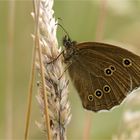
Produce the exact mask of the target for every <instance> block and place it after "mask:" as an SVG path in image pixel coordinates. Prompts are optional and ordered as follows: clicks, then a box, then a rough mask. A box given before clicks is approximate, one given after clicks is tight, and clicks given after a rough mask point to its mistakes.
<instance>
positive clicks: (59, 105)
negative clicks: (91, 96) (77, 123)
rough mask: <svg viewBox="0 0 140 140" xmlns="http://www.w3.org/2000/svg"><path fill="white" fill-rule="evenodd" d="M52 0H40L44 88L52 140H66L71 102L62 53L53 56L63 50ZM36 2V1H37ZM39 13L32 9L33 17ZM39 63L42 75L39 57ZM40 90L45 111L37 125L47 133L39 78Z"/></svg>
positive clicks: (39, 97) (40, 101) (40, 40)
mask: <svg viewBox="0 0 140 140" xmlns="http://www.w3.org/2000/svg"><path fill="white" fill-rule="evenodd" d="M53 3H54V1H53V0H40V5H39V8H40V9H39V10H40V13H39V25H38V26H39V42H40V47H41V49H42V52H41V55H42V56H41V57H42V61H43V72H44V74H45V89H46V91H47V99H48V110H49V118H50V128H51V137H52V139H53V140H60V139H61V140H66V126H67V124H68V123H69V121H70V118H71V114H70V104H69V101H68V80H66V79H65V75H63V76H62V78H61V79H59V78H60V76H61V75H62V73H63V71H64V68H63V65H62V57H59V58H58V59H57V60H55V61H54V62H52V63H50V64H48V62H51V61H52V60H54V59H55V58H56V57H57V56H58V55H59V53H60V51H61V49H58V43H57V38H56V31H57V21H56V20H55V18H54V16H53V14H54V11H53V9H52V7H53ZM36 5H37V4H36ZM35 14H36V13H33V17H34V15H35ZM36 67H37V69H38V73H39V76H40V65H39V61H38V57H37V59H36ZM38 88H39V93H38V95H37V100H38V103H39V105H40V110H41V112H42V122H41V123H37V125H38V126H39V127H40V129H42V130H43V131H44V132H45V133H46V131H47V130H46V127H45V123H44V122H45V117H44V116H45V114H44V109H45V106H44V102H43V96H42V95H43V94H42V92H43V89H42V82H41V80H39V84H38Z"/></svg>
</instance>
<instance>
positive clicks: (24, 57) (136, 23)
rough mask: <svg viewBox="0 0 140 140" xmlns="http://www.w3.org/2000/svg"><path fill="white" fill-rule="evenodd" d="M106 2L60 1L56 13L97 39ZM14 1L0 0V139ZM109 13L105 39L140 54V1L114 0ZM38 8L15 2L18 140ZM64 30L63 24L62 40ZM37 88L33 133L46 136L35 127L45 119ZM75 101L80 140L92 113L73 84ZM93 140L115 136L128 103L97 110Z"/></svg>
mask: <svg viewBox="0 0 140 140" xmlns="http://www.w3.org/2000/svg"><path fill="white" fill-rule="evenodd" d="M101 2H102V1H101V0H87V1H86V0H76V1H74V0H55V3H54V10H55V17H56V18H61V19H62V20H59V23H61V24H62V25H63V26H64V28H66V30H67V31H68V33H69V34H70V36H71V38H72V39H74V40H76V41H78V42H82V41H94V40H95V33H96V27H97V20H98V18H99V7H100V4H101ZM8 10H9V5H8V1H7V0H5V1H3V0H1V1H0V17H1V20H0V64H1V68H0V70H1V72H0V93H1V98H0V110H1V114H0V139H4V135H5V132H6V130H5V117H6V116H5V115H7V114H5V100H6V98H5V92H6V87H7V80H8V78H7V77H6V75H7V73H6V72H7V69H6V68H7V63H6V62H7V61H6V60H7V57H8V56H7V54H8V53H7V52H8V26H9V24H10V23H8ZM106 10H107V11H106V12H107V13H106V14H107V17H106V21H105V29H104V33H103V34H104V36H103V41H105V42H114V43H121V44H122V46H123V47H125V48H127V49H129V50H132V51H133V52H135V53H137V54H140V47H139V46H140V41H139V35H140V17H139V15H140V1H139V0H123V1H121V0H116V1H115V0H108V1H107V9H106ZM32 11H33V8H32V1H29V0H16V1H15V30H14V48H13V81H12V84H13V91H12V93H13V113H14V114H13V115H14V116H13V118H14V120H13V124H14V125H13V131H14V139H22V138H23V134H24V127H25V112H26V103H27V91H28V84H29V77H30V68H31V62H32V49H33V41H32V38H31V34H32V33H33V32H34V21H33V19H32V17H31V15H30V13H31V12H32ZM63 35H64V32H63V31H62V29H61V28H58V42H59V44H60V45H62V43H61V40H62V37H63ZM36 94H37V89H36V84H35V89H34V98H33V111H32V122H31V129H30V137H31V138H32V139H40V140H41V139H43V134H41V132H40V131H39V129H38V128H37V127H36V126H35V123H34V122H35V120H38V121H39V119H40V114H39V113H40V112H39V107H38V103H37V101H36V98H35V96H36ZM69 96H70V102H71V107H72V109H71V110H72V115H73V117H72V121H71V123H70V124H69V127H68V132H67V136H68V139H69V140H80V139H82V134H83V130H84V121H85V118H86V114H87V113H89V112H88V111H85V110H84V109H83V108H82V105H81V102H80V99H79V97H78V94H77V93H76V91H75V90H74V88H73V86H72V85H70V90H69ZM90 113H91V114H92V115H93V120H92V129H91V133H90V139H91V140H92V139H94V140H109V139H112V136H113V135H115V133H116V132H117V130H118V127H119V125H120V121H121V117H122V113H123V105H121V106H119V107H117V108H115V109H113V110H111V111H109V112H101V113H93V112H90Z"/></svg>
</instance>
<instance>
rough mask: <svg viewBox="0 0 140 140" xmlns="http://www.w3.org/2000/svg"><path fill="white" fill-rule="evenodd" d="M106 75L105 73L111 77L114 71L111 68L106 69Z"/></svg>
mask: <svg viewBox="0 0 140 140" xmlns="http://www.w3.org/2000/svg"><path fill="white" fill-rule="evenodd" d="M104 73H105V75H106V76H111V75H112V73H113V72H112V70H111V69H110V68H106V69H105V70H104Z"/></svg>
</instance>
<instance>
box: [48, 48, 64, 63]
mask: <svg viewBox="0 0 140 140" xmlns="http://www.w3.org/2000/svg"><path fill="white" fill-rule="evenodd" d="M61 55H63V56H64V50H63V51H62V52H60V54H59V55H58V56H57V57H56V58H54V59H53V60H52V61H50V62H48V63H47V64H51V63H53V62H54V61H56V60H57V59H58V58H59V57H60V56H61Z"/></svg>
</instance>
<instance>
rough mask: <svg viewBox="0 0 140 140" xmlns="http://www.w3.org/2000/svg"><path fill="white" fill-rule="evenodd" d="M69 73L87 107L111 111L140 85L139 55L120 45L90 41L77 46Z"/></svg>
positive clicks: (84, 105) (94, 109)
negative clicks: (76, 53)
mask: <svg viewBox="0 0 140 140" xmlns="http://www.w3.org/2000/svg"><path fill="white" fill-rule="evenodd" d="M75 47H76V48H77V49H78V55H73V56H72V65H71V66H70V67H69V75H70V77H71V79H72V80H73V82H74V85H75V87H76V89H77V91H78V93H79V95H80V98H81V100H82V104H83V107H84V108H86V109H88V110H93V111H99V110H104V109H105V110H109V109H111V108H112V107H114V106H116V105H119V104H120V103H121V102H122V101H123V99H124V98H125V97H126V96H127V95H128V93H130V92H131V91H133V90H134V89H135V88H137V87H139V86H140V57H139V56H137V55H135V54H133V53H131V52H129V51H127V50H125V49H122V48H119V47H117V46H113V45H109V44H103V43H96V42H87V43H80V44H77V45H76V46H75Z"/></svg>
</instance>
